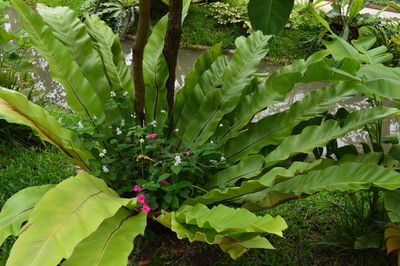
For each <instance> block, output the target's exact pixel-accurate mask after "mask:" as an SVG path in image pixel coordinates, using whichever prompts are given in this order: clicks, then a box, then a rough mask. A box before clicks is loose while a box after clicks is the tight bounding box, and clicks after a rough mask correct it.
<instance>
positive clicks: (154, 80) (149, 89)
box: [143, 0, 190, 122]
mask: <svg viewBox="0 0 400 266" xmlns="http://www.w3.org/2000/svg"><path fill="white" fill-rule="evenodd" d="M189 6H190V0H184V1H183V10H182V22H183V20H184V19H185V17H186V15H187V12H188V9H189ZM167 25H168V15H165V16H163V17H162V18H161V19H160V20H159V21H158V22H157V24H156V25H155V26H154V28H153V31H152V33H151V35H150V37H149V39H148V41H147V44H146V47H145V49H144V54H143V78H144V84H145V110H146V121H147V122H152V121H160V122H164V121H165V119H166V115H165V114H163V113H162V112H161V111H162V110H164V111H166V110H168V103H167V89H166V84H165V83H166V82H167V79H168V75H169V73H168V67H167V62H166V61H165V58H164V54H163V47H164V39H165V35H166V33H167Z"/></svg>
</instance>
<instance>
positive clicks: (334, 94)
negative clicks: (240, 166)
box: [224, 83, 355, 162]
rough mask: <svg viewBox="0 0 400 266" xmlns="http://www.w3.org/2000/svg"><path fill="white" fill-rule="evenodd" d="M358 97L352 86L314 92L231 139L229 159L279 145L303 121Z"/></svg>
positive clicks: (237, 158) (235, 159)
mask: <svg viewBox="0 0 400 266" xmlns="http://www.w3.org/2000/svg"><path fill="white" fill-rule="evenodd" d="M354 95H355V91H354V90H353V83H340V84H338V85H334V86H329V87H324V88H322V89H319V90H315V91H313V92H311V93H310V94H309V95H308V96H306V97H305V98H304V99H303V100H302V101H298V102H296V103H295V104H293V105H292V106H291V108H290V109H289V110H287V111H284V112H281V113H278V114H275V115H272V116H267V117H265V118H263V119H262V120H260V121H258V122H257V123H256V124H255V125H254V126H252V127H251V128H250V129H249V130H247V131H245V132H243V133H241V134H240V135H239V136H237V137H236V138H232V139H230V140H229V141H228V142H227V143H226V145H225V146H224V154H225V156H226V158H227V159H228V160H230V161H232V162H234V161H237V160H239V159H241V158H244V157H245V156H246V155H248V154H251V153H257V152H259V151H260V150H261V149H262V148H263V147H265V146H267V145H278V144H280V143H281V142H282V141H283V140H284V139H285V138H287V137H288V136H289V135H290V134H291V132H292V129H293V128H294V127H295V126H296V125H297V124H298V123H300V122H301V121H305V120H307V119H310V118H313V117H315V116H316V115H318V114H320V113H323V112H326V111H328V110H329V109H330V108H332V107H334V106H335V105H336V104H337V103H338V102H340V101H344V100H347V99H350V98H351V97H353V96H354Z"/></svg>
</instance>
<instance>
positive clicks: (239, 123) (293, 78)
mask: <svg viewBox="0 0 400 266" xmlns="http://www.w3.org/2000/svg"><path fill="white" fill-rule="evenodd" d="M327 55H328V52H327V51H326V50H323V51H319V52H317V53H315V54H314V55H312V56H310V57H309V58H308V59H307V61H305V60H303V59H301V60H297V61H295V62H294V63H293V64H291V65H288V66H284V67H281V68H279V69H278V70H277V71H275V72H274V73H272V74H271V75H270V76H269V77H268V79H267V80H266V81H265V82H260V81H258V80H256V82H254V83H251V84H250V86H254V88H253V89H252V90H251V92H250V93H249V94H246V95H242V97H241V99H240V104H239V105H238V106H237V107H236V109H235V110H234V111H233V112H232V113H231V114H229V116H230V117H231V118H230V120H231V121H232V122H231V125H230V126H229V128H228V129H227V132H226V133H225V135H224V136H222V140H221V141H222V142H225V141H226V140H227V139H229V138H232V137H234V136H237V135H238V134H239V130H240V129H242V128H243V127H245V126H246V125H247V124H248V123H249V122H250V121H251V119H253V117H254V115H255V114H257V113H258V112H260V111H261V110H264V109H265V108H267V107H268V106H271V105H273V104H276V103H279V102H281V101H283V100H284V98H285V96H286V94H287V93H288V92H290V91H291V90H292V89H293V87H294V86H295V85H296V83H299V82H301V81H302V78H303V75H304V74H305V73H306V72H307V69H308V67H309V65H311V64H313V63H316V62H319V61H320V60H323V59H324V58H325V57H326V56H327ZM308 82H310V81H308Z"/></svg>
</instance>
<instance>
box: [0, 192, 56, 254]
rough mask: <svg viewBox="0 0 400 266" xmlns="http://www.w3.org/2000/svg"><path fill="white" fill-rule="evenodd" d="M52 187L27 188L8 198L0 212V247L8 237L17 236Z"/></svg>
mask: <svg viewBox="0 0 400 266" xmlns="http://www.w3.org/2000/svg"><path fill="white" fill-rule="evenodd" d="M52 187H54V185H44V186H40V187H39V186H38V187H29V188H26V189H23V190H21V191H19V192H18V193H16V194H15V195H14V196H12V197H11V198H9V199H8V200H7V202H6V203H5V204H4V206H3V208H2V209H1V212H0V246H1V245H2V244H3V242H4V240H5V239H6V238H7V237H8V236H10V235H13V236H17V235H18V234H19V231H20V230H21V225H22V223H23V222H25V221H27V220H28V218H29V215H30V214H31V212H32V210H33V208H34V207H35V205H36V203H37V202H38V201H39V200H40V199H41V198H42V197H43V195H44V194H45V193H46V192H47V191H49V189H51V188H52Z"/></svg>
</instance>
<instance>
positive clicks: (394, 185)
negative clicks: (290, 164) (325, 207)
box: [242, 162, 400, 210]
mask: <svg viewBox="0 0 400 266" xmlns="http://www.w3.org/2000/svg"><path fill="white" fill-rule="evenodd" d="M371 187H378V188H383V189H388V190H395V189H398V188H400V174H399V173H397V172H395V171H392V170H389V169H386V168H384V167H381V166H378V165H372V164H362V163H354V162H348V163H343V164H340V165H337V166H336V165H335V166H331V167H328V168H325V169H323V170H315V171H310V172H307V173H305V174H302V175H298V176H295V177H293V178H291V179H289V180H287V181H284V182H281V183H279V184H276V185H274V186H272V187H270V188H267V189H265V190H263V191H260V192H257V193H253V194H248V195H245V196H243V197H242V198H243V199H244V200H246V201H247V202H248V203H246V204H245V205H244V207H245V208H248V209H250V210H261V209H265V208H271V207H274V206H276V205H278V204H280V203H283V202H285V201H288V200H291V199H297V198H299V197H302V196H304V195H311V194H314V193H317V192H322V191H332V192H334V191H336V192H356V191H359V190H365V189H370V188H371Z"/></svg>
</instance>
